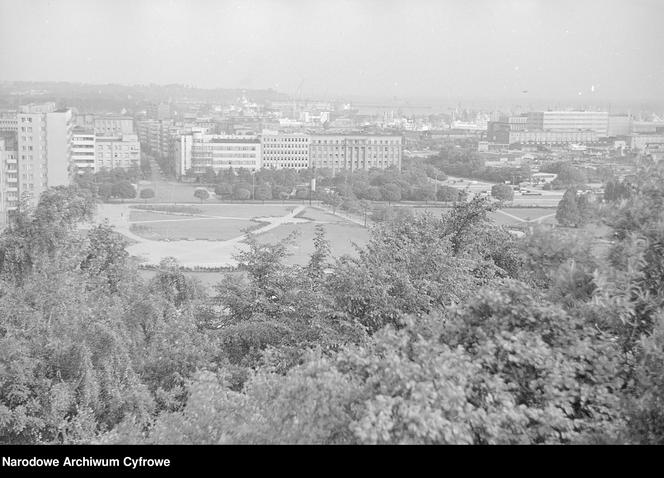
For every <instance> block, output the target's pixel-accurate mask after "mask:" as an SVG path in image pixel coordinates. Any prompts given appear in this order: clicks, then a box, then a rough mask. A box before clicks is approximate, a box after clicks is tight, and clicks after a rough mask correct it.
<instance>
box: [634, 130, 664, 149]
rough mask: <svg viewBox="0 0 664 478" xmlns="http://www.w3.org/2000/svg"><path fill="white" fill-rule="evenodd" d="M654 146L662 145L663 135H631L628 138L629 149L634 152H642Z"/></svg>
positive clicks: (663, 141)
mask: <svg viewBox="0 0 664 478" xmlns="http://www.w3.org/2000/svg"><path fill="white" fill-rule="evenodd" d="M656 144H664V134H633V135H632V137H631V138H630V148H631V149H633V150H635V151H643V150H645V149H646V148H648V147H649V146H651V145H656Z"/></svg>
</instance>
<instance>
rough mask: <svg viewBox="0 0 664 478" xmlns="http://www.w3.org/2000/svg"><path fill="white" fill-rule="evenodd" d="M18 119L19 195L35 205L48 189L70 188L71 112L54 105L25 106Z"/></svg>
mask: <svg viewBox="0 0 664 478" xmlns="http://www.w3.org/2000/svg"><path fill="white" fill-rule="evenodd" d="M17 119H18V126H17V132H16V137H17V143H18V146H17V156H18V187H19V192H20V194H21V195H23V194H24V193H27V194H29V195H30V197H31V202H32V203H33V204H36V202H37V201H38V200H39V196H40V194H41V193H42V192H43V191H44V190H46V189H47V188H49V187H52V186H59V185H66V184H69V178H70V163H71V139H72V129H73V128H72V126H73V123H72V112H71V110H69V109H65V110H56V109H55V103H45V104H41V105H27V106H23V107H21V111H20V112H19V113H18V114H17Z"/></svg>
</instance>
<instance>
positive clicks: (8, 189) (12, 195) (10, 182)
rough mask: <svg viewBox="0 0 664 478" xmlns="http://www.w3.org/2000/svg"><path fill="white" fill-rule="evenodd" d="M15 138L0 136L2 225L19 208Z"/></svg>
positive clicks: (0, 225)
mask: <svg viewBox="0 0 664 478" xmlns="http://www.w3.org/2000/svg"><path fill="white" fill-rule="evenodd" d="M15 143H16V142H15V141H14V139H13V138H11V139H9V138H3V137H0V227H3V226H5V225H6V224H7V219H8V214H9V213H10V211H14V210H16V209H17V208H18V200H19V195H18V160H17V159H16V156H17V154H16V150H15V148H16V144H15Z"/></svg>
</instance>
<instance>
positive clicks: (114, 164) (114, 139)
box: [95, 134, 141, 171]
mask: <svg viewBox="0 0 664 478" xmlns="http://www.w3.org/2000/svg"><path fill="white" fill-rule="evenodd" d="M95 149H96V154H95V169H96V170H97V171H99V170H101V169H109V170H110V169H115V168H122V169H129V168H132V167H140V164H141V146H140V143H139V142H138V136H137V135H135V134H125V135H122V136H96V137H95Z"/></svg>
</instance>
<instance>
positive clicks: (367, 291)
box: [0, 165, 664, 444]
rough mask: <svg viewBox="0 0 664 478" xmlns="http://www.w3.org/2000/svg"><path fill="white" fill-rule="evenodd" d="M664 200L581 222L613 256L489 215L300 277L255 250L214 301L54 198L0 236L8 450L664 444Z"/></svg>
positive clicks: (428, 225)
mask: <svg viewBox="0 0 664 478" xmlns="http://www.w3.org/2000/svg"><path fill="white" fill-rule="evenodd" d="M388 174H389V173H388ZM392 179H394V178H387V180H386V182H385V183H384V184H391V182H390V181H391V180H392ZM340 184H346V183H340ZM351 184H352V183H351ZM663 185H664V167H663V166H660V167H657V166H652V165H651V166H648V167H644V169H642V170H641V171H640V172H639V174H638V175H637V176H636V177H635V178H633V179H631V180H630V182H629V194H622V193H620V194H616V195H615V197H611V198H610V199H607V201H609V202H608V203H605V204H603V205H597V204H596V205H595V206H593V207H592V208H589V209H587V211H588V212H587V213H588V214H589V215H592V218H591V219H592V220H593V221H595V222H602V223H604V224H605V225H606V226H608V227H610V228H611V230H612V231H613V234H614V236H613V243H611V244H604V243H602V244H599V243H597V241H596V240H595V239H594V238H593V236H592V235H591V234H589V233H588V232H587V231H586V230H585V229H584V228H583V225H584V224H585V221H583V220H581V221H580V222H577V223H575V225H577V226H579V227H577V228H573V229H567V228H557V229H554V230H551V229H546V228H544V226H542V227H540V228H536V229H534V230H533V231H532V232H530V233H528V234H527V235H526V237H524V238H517V237H515V236H513V235H512V234H510V233H509V232H508V231H507V230H505V229H504V228H502V227H498V226H496V225H494V224H493V223H492V222H491V221H490V220H489V219H488V217H487V212H489V211H490V210H491V208H492V207H493V206H491V204H490V203H489V202H488V201H487V200H480V199H476V200H473V201H470V202H460V203H457V204H456V205H455V206H454V207H453V209H452V210H451V212H449V213H446V214H443V215H440V216H434V215H431V214H424V215H409V214H401V215H399V216H398V217H397V216H395V217H390V218H387V219H386V220H385V221H383V222H380V223H379V224H378V225H376V226H375V227H373V228H372V230H371V239H370V241H369V243H368V244H367V245H366V246H365V247H362V248H358V250H357V253H356V254H355V255H354V256H352V257H351V256H345V257H341V258H336V259H334V258H332V257H330V245H329V244H328V242H327V240H326V238H325V233H324V226H319V228H318V230H317V234H316V236H315V239H314V246H315V247H314V252H313V254H312V255H311V257H310V261H309V263H308V264H306V265H303V266H291V265H288V264H287V263H286V261H285V259H286V257H287V255H288V251H289V248H290V246H291V245H292V242H293V241H294V240H296V238H295V237H294V236H293V237H289V238H288V239H287V240H285V241H282V242H280V243H277V244H265V243H261V242H259V241H257V240H255V239H250V240H249V241H248V246H249V247H248V249H247V250H246V251H245V252H243V253H241V254H239V256H238V261H239V263H240V268H239V270H238V271H236V272H233V273H226V274H220V275H219V282H218V284H217V286H216V287H215V288H214V290H213V291H211V292H210V291H207V290H205V289H204V288H203V287H202V286H201V285H200V284H198V283H197V282H196V281H194V280H192V279H190V278H188V277H187V276H186V275H185V274H184V273H183V271H182V270H181V268H180V267H179V266H178V264H177V263H176V262H175V261H174V260H170V259H167V260H164V261H163V262H162V264H161V265H160V266H159V268H158V270H157V271H156V272H155V275H154V276H153V277H152V278H151V279H149V280H146V279H143V278H141V276H140V275H139V274H138V273H137V269H136V266H135V265H134V264H133V262H132V261H131V259H130V258H129V257H127V253H126V252H125V243H124V241H123V240H122V239H121V237H120V236H118V235H116V234H115V233H114V231H113V230H112V228H110V227H108V226H107V225H97V226H88V227H87V228H79V227H78V226H79V224H80V223H85V222H87V221H89V219H90V218H91V215H92V213H93V210H94V201H93V197H92V195H91V194H89V193H88V192H86V191H85V190H80V189H78V188H57V189H52V190H49V191H48V192H47V193H45V194H44V195H43V196H42V198H41V200H40V202H39V205H38V206H37V207H36V209H35V210H33V211H31V210H25V209H24V210H22V211H21V213H20V214H19V215H18V216H17V217H16V220H15V221H14V222H13V224H12V225H11V227H9V228H8V229H6V230H5V231H4V232H3V233H2V235H0V443H5V444H9V443H88V442H94V443H340V444H341V443H367V444H370V443H473V444H493V443H535V444H538V443H563V444H568V443H663V442H664V412H663V411H662V410H663V409H662V407H661V403H662V400H664V368H663V365H662V364H664V314H662V306H663V305H664V254H663V253H662V252H663V251H664V217H663V216H662V214H663V213H662V211H664V208H663V206H664V186H663ZM351 187H352V186H351ZM377 187H380V186H377ZM242 189H244V188H242ZM570 191H572V192H571V193H570V195H569V197H571V195H572V194H574V199H575V200H578V198H577V197H576V191H574V190H572V189H571V190H570ZM336 194H339V195H340V196H342V194H341V193H340V192H338V191H337V192H336ZM569 197H568V200H570V199H569ZM337 200H338V199H337V198H336V196H332V197H330V198H329V201H330V202H331V203H333V202H335V201H337ZM578 209H579V208H578V204H577V210H578ZM599 246H601V247H599Z"/></svg>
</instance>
